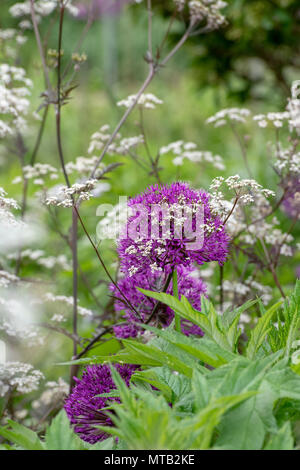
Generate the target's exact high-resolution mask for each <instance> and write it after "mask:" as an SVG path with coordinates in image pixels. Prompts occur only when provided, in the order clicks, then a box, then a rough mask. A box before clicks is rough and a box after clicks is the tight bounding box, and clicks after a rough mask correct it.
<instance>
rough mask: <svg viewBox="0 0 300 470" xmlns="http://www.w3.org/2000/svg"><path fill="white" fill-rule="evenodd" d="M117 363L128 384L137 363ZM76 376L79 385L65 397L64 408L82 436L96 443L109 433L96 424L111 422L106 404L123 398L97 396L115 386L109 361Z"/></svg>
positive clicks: (105, 424)
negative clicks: (80, 376) (105, 410)
mask: <svg viewBox="0 0 300 470" xmlns="http://www.w3.org/2000/svg"><path fill="white" fill-rule="evenodd" d="M114 367H115V368H116V370H117V371H118V372H119V374H120V375H121V377H122V379H123V380H124V381H125V383H126V385H127V386H129V382H130V378H131V376H132V374H133V373H134V372H135V370H136V369H137V366H135V365H131V364H129V365H127V364H123V365H121V364H116V365H115V366H114ZM75 380H76V385H75V387H74V388H73V390H72V392H71V394H70V395H69V396H68V398H67V399H66V402H65V406H64V408H65V410H66V413H67V416H68V418H69V420H70V423H71V424H73V425H74V431H75V432H76V433H77V434H78V435H79V437H80V438H81V439H83V440H84V441H87V442H89V443H90V444H95V442H97V441H101V440H104V439H106V438H107V437H108V434H106V433H105V432H103V431H101V430H100V429H97V428H95V426H97V425H98V426H112V421H111V419H110V418H109V417H108V415H107V414H106V413H105V412H104V411H103V408H105V407H107V406H108V405H109V403H110V402H111V401H114V402H117V403H120V399H119V398H117V397H113V398H105V397H99V396H97V395H100V394H103V393H109V392H111V391H112V390H115V389H116V387H115V384H114V382H113V379H112V377H111V372H110V368H109V366H107V365H93V366H89V367H87V368H86V370H85V371H84V372H83V375H82V378H81V379H78V378H75Z"/></svg>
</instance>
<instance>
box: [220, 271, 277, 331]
mask: <svg viewBox="0 0 300 470" xmlns="http://www.w3.org/2000/svg"><path fill="white" fill-rule="evenodd" d="M223 291H224V292H226V299H227V301H231V302H232V301H233V302H234V304H235V305H242V304H243V303H244V302H245V301H246V300H247V299H249V298H251V297H254V296H259V297H260V298H261V300H262V302H263V304H264V305H268V304H269V302H270V301H271V300H272V288H271V287H270V286H265V285H263V284H261V283H259V282H258V281H255V280H254V278H253V277H252V276H250V277H248V278H247V279H245V280H244V281H243V282H239V281H232V280H230V281H229V280H225V281H223ZM241 321H242V323H248V322H249V321H250V316H248V314H246V316H244V317H241Z"/></svg>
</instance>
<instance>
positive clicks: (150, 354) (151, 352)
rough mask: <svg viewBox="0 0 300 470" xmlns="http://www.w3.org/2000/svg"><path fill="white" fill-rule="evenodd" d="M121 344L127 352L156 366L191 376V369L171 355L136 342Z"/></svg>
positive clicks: (130, 341)
mask: <svg viewBox="0 0 300 470" xmlns="http://www.w3.org/2000/svg"><path fill="white" fill-rule="evenodd" d="M123 342H124V344H125V345H126V347H127V349H129V351H133V352H134V353H139V354H140V355H141V356H143V357H145V358H147V359H148V358H149V359H150V360H151V362H152V363H153V362H156V363H158V365H166V366H168V367H170V368H171V369H174V370H177V371H178V372H180V373H181V374H184V375H186V376H187V377H191V376H192V373H193V369H192V368H191V367H189V366H187V365H186V364H185V363H184V362H182V361H180V360H179V359H177V357H175V356H174V355H172V354H169V353H166V352H162V351H160V350H159V349H158V348H154V347H153V346H148V345H146V344H142V343H138V342H137V341H132V340H128V339H126V340H124V341H123Z"/></svg>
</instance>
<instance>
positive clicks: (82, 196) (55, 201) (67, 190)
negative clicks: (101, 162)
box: [45, 179, 97, 207]
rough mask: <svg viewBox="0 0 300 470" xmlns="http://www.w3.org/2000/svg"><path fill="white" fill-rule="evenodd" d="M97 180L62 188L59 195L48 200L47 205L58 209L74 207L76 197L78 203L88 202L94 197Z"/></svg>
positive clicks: (59, 189)
mask: <svg viewBox="0 0 300 470" xmlns="http://www.w3.org/2000/svg"><path fill="white" fill-rule="evenodd" d="M96 184H97V180H94V179H92V180H87V181H85V182H84V183H75V184H73V185H72V186H70V187H68V186H60V187H59V188H58V192H57V195H55V196H49V197H47V198H46V201H45V203H46V205H49V206H57V207H72V206H73V204H74V201H75V199H74V197H75V196H77V197H76V202H82V201H88V200H89V199H90V198H91V197H93V195H92V193H91V190H92V189H94V188H95V186H96Z"/></svg>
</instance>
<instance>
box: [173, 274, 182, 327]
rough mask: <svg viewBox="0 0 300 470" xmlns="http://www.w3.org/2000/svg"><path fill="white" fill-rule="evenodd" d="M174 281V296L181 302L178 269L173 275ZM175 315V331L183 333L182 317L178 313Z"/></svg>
mask: <svg viewBox="0 0 300 470" xmlns="http://www.w3.org/2000/svg"><path fill="white" fill-rule="evenodd" d="M172 278H173V279H172V280H173V295H174V297H175V298H176V299H178V300H179V294H178V279H177V270H176V268H175V269H174V271H173V275H172ZM174 314H175V330H176V331H179V333H180V332H181V327H180V316H179V315H178V313H176V312H174Z"/></svg>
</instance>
